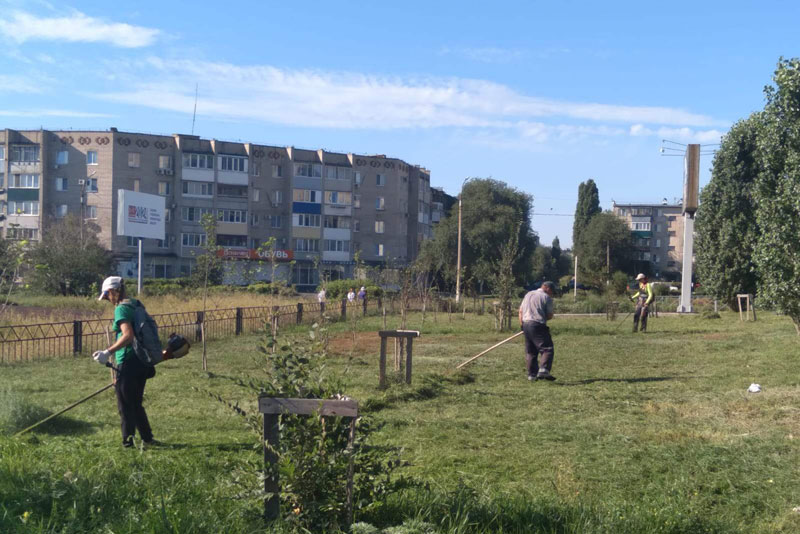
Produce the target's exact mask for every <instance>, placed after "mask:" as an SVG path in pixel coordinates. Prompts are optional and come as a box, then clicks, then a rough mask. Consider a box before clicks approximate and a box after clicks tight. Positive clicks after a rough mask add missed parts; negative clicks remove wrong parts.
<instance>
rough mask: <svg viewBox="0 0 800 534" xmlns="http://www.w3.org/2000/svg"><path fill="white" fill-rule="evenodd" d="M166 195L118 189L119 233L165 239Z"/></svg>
mask: <svg viewBox="0 0 800 534" xmlns="http://www.w3.org/2000/svg"><path fill="white" fill-rule="evenodd" d="M164 200H165V199H164V197H162V196H159V195H148V194H146V193H139V192H136V191H126V190H125V189H119V190H118V191H117V201H118V202H117V235H125V236H131V237H142V238H150V239H164V211H165V210H164V208H165V206H164Z"/></svg>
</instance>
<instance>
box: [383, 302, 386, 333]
mask: <svg viewBox="0 0 800 534" xmlns="http://www.w3.org/2000/svg"><path fill="white" fill-rule="evenodd" d="M383 329H384V330H386V307H385V306H384V308H383Z"/></svg>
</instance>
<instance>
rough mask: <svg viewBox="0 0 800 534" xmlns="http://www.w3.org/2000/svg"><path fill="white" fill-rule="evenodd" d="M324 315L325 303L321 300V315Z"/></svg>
mask: <svg viewBox="0 0 800 534" xmlns="http://www.w3.org/2000/svg"><path fill="white" fill-rule="evenodd" d="M323 315H325V303H324V302H320V303H319V316H320V317H322V316H323Z"/></svg>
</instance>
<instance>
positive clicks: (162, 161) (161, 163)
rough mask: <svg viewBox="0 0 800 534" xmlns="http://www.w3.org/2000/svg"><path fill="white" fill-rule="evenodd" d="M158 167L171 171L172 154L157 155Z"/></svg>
mask: <svg viewBox="0 0 800 534" xmlns="http://www.w3.org/2000/svg"><path fill="white" fill-rule="evenodd" d="M158 168H159V169H161V170H165V171H171V170H172V156H158Z"/></svg>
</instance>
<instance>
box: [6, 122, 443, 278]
mask: <svg viewBox="0 0 800 534" xmlns="http://www.w3.org/2000/svg"><path fill="white" fill-rule="evenodd" d="M119 189H126V190H131V191H140V192H143V193H150V194H154V195H161V196H164V197H165V204H166V207H167V214H166V235H165V238H164V239H163V240H153V239H146V240H144V242H143V250H144V261H143V267H144V273H145V276H148V277H156V278H172V277H176V276H186V275H188V274H190V273H191V271H192V269H193V268H194V264H195V258H196V256H197V255H199V254H202V253H203V251H204V249H203V248H202V247H203V245H204V244H205V243H206V236H205V233H204V231H203V228H202V226H201V219H202V217H203V215H205V214H212V215H213V216H214V217H215V218H216V220H217V244H218V245H219V246H220V247H221V251H220V255H221V256H222V257H223V258H225V259H226V260H227V261H226V262H225V263H226V268H227V278H228V281H229V282H230V283H242V282H243V281H244V279H245V278H248V277H253V278H255V279H261V280H269V279H271V277H272V268H271V266H272V262H271V261H270V258H269V257H268V254H266V253H265V250H264V247H263V245H264V243H265V242H266V241H267V240H268V239H270V238H274V240H275V251H274V259H275V261H276V262H277V265H278V268H277V269H276V277H280V278H283V279H286V280H290V281H291V283H294V284H297V285H298V286H299V287H300V288H301V289H309V288H313V287H316V285H317V283H318V281H319V276H320V274H321V273H322V274H324V275H325V276H327V278H329V279H337V278H346V277H350V276H352V274H353V265H354V263H355V255H356V253H358V256H359V258H360V259H361V260H363V261H364V262H365V263H367V264H369V265H374V266H380V265H403V264H406V263H408V262H410V261H413V259H414V258H415V257H416V254H417V252H418V250H419V246H420V242H421V241H422V240H423V239H427V238H429V237H430V236H431V221H430V213H431V189H430V171H428V170H427V169H424V168H422V167H419V166H415V165H410V164H408V163H406V162H404V161H402V160H399V159H396V158H389V157H386V156H385V155H358V154H343V153H335V152H327V151H325V150H321V149H320V150H302V149H297V148H294V147H276V146H265V145H259V144H254V143H238V142H237V143H233V142H227V141H219V140H216V139H202V138H200V137H198V136H193V135H183V134H175V135H172V136H164V135H149V134H144V133H136V132H120V131H118V130H117V129H115V128H111V129H110V130H108V131H48V130H37V131H16V130H10V129H6V130H0V207H1V208H2V212H3V214H5V220H4V221H2V222H0V232H2V235H3V236H5V237H7V238H12V239H14V238H16V239H31V240H38V239H40V237H41V235H42V233H43V232H46V231H47V227H48V226H49V225H51V224H57V223H58V220H59V219H60V218H62V217H65V216H66V215H67V214H70V213H74V214H78V215H80V216H82V217H83V219H84V221H86V223H87V224H94V225H97V227H98V228H99V238H100V241H101V243H102V244H103V245H104V246H106V247H107V248H109V249H110V250H111V251H112V253H113V254H114V257H115V258H116V260H117V265H118V270H119V274H121V275H123V276H134V275H135V273H136V269H137V257H136V252H137V246H138V242H137V239H135V238H132V237H126V236H119V235H117V228H116V224H115V221H116V219H117V205H116V199H117V191H118V190H119ZM267 264H269V265H267ZM254 266H257V267H255V268H254Z"/></svg>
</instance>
